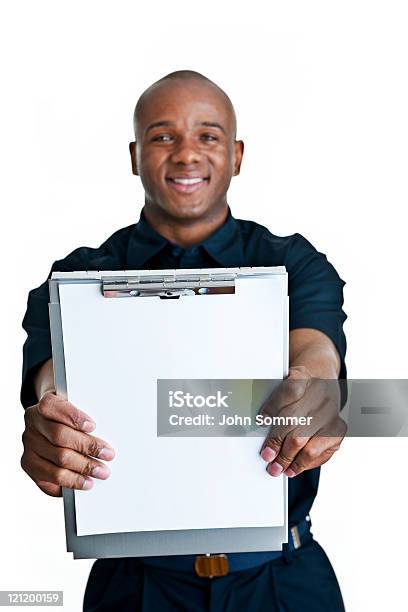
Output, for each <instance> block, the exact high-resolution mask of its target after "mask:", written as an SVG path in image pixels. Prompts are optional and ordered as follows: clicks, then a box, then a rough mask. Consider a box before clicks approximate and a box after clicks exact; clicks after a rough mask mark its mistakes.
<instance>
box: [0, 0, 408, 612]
mask: <svg viewBox="0 0 408 612" xmlns="http://www.w3.org/2000/svg"><path fill="white" fill-rule="evenodd" d="M1 13H2V14H1V15H0V22H1V26H0V28H1V31H0V41H1V42H0V45H1V49H0V53H1V57H2V64H3V66H2V78H1V84H2V97H1V106H2V109H1V113H0V122H1V125H0V128H1V130H0V133H1V145H2V147H1V159H0V163H1V170H2V179H1V190H2V191H4V193H3V194H2V196H1V202H2V212H1V215H2V235H1V242H0V248H1V261H2V264H3V272H2V281H3V282H2V288H1V290H2V306H1V308H2V316H1V338H2V367H1V372H2V374H3V375H4V377H3V381H2V389H3V406H2V415H3V419H2V471H1V473H2V495H1V499H2V502H1V509H0V520H1V531H2V533H1V548H0V563H1V571H0V589H63V590H64V592H65V602H66V604H65V609H67V610H70V611H71V610H72V611H76V610H80V609H81V603H82V594H83V591H84V587H85V583H86V579H87V576H88V573H89V568H90V567H91V564H92V562H91V561H73V560H72V559H71V557H70V555H69V554H67V553H66V552H65V551H64V545H65V542H64V529H63V513H62V503H61V500H57V499H53V498H50V497H47V496H46V495H44V494H43V493H41V492H40V491H39V490H38V489H37V488H36V487H35V485H34V484H33V483H32V481H31V480H30V479H29V478H28V477H27V476H26V475H25V473H23V472H22V470H21V469H20V467H19V461H20V455H21V446H22V445H21V437H20V436H21V431H22V427H23V409H22V408H21V406H20V405H19V389H20V371H21V362H22V354H21V348H22V344H23V341H24V339H25V334H24V332H23V330H22V329H21V327H20V325H21V320H22V317H23V315H24V311H25V305H26V298H27V293H28V290H29V289H30V288H33V287H35V286H37V285H39V284H40V283H41V282H42V281H43V280H44V279H45V278H46V276H47V273H48V271H49V268H50V265H51V263H52V262H53V261H54V260H55V259H59V258H61V257H64V256H65V255H66V254H67V253H68V252H70V251H71V250H72V249H74V248H76V247H77V246H81V245H89V246H98V245H99V244H100V243H101V242H102V241H103V240H105V238H106V237H107V236H109V235H110V234H111V233H112V232H113V231H115V230H116V229H118V228H120V227H123V226H125V225H129V224H131V223H133V222H134V221H135V220H137V219H138V216H139V211H140V208H141V206H142V204H143V192H142V188H141V185H140V183H139V180H138V179H137V178H135V177H133V176H132V175H131V172H130V163H129V159H128V150H127V146H128V142H129V141H130V140H131V139H132V113H133V107H134V104H135V102H136V99H137V97H138V95H139V94H140V93H141V91H142V90H143V89H144V88H145V87H147V86H148V85H149V84H150V83H151V82H153V81H154V80H156V79H157V78H160V77H161V76H163V75H164V74H166V73H168V72H170V71H173V70H176V69H181V68H190V69H195V70H198V71H201V72H203V73H204V74H206V75H208V76H209V77H210V78H212V79H213V80H215V81H216V82H217V83H219V84H220V85H221V86H222V87H223V88H224V89H225V90H226V91H227V92H228V93H229V95H230V97H231V98H232V100H233V102H234V104H235V107H236V111H237V115H238V129H239V137H240V138H242V139H243V140H244V141H245V144H246V150H245V158H244V162H243V166H242V174H241V176H239V177H236V178H234V179H233V182H232V186H231V190H230V193H229V202H230V205H231V208H232V211H233V214H234V215H235V216H236V217H238V218H249V219H254V220H256V221H258V222H260V223H262V224H264V225H266V226H267V227H269V229H270V230H271V231H272V232H274V233H276V234H279V235H287V234H291V233H294V232H300V233H301V234H303V235H304V236H306V237H307V238H308V239H309V240H310V241H311V242H312V243H313V244H314V245H315V246H316V247H317V248H318V249H319V250H320V251H322V252H324V253H326V254H327V255H328V258H329V260H330V261H331V262H332V263H333V264H334V265H335V267H336V268H337V270H338V272H339V274H340V276H341V277H342V278H343V279H344V280H346V281H347V286H346V289H345V309H346V311H347V313H348V315H349V319H348V321H347V323H346V328H345V329H346V333H347V338H348V356H347V364H348V370H349V376H350V377H351V378H357V377H367V378H375V377H379V378H381V377H383V378H387V377H388V378H394V377H396V378H397V377H401V378H407V377H408V366H407V363H406V353H405V344H406V311H407V289H406V263H407V257H406V224H405V207H406V205H407V192H408V188H407V177H406V172H407V161H408V159H407V157H408V154H407V151H408V148H407V142H408V124H407V112H406V109H407V108H408V92H407V79H406V75H407V57H408V55H407V54H408V39H407V36H406V31H407V25H408V23H407V21H408V19H407V17H408V11H407V7H406V3H404V2H403V1H401V2H396V1H392V0H391V1H390V0H388V1H387V2H385V1H383V2H377V1H375V0H374V1H373V0H370V1H368V0H367V1H362V0H353V1H349V0H343V2H332V1H327V0H322V1H315V0H309V1H307V2H305V1H304V0H302V1H300V0H298V1H295V0H292V1H291V2H284V3H283V2H279V3H278V2H271V1H269V2H260V1H259V0H252V1H251V2H250V3H244V2H234V3H232V2H223V3H222V2H220V1H217V2H214V1H213V0H207V2H205V3H202V4H199V5H194V4H192V3H190V2H185V0H180V1H179V2H177V3H169V2H164V1H163V0H161V1H160V2H157V1H156V2H154V3H151V8H149V7H148V6H147V3H144V5H143V6H142V4H141V3H136V2H127V1H124V0H123V1H119V2H115V3H113V2H106V1H104V0H98V1H96V0H88V1H87V2H78V1H77V0H71V1H70V2H63V1H55V0H52V1H51V0H50V1H45V0H36V1H35V2H32V1H29V0H14V1H13V2H11V1H9V2H7V3H6V2H4V3H2V9H1ZM83 408H84V409H86V406H85V407H83ZM4 426H5V427H4ZM407 445H408V442H407V440H406V439H382V440H381V439H376V440H375V439H373V440H371V439H348V440H346V441H345V442H344V444H343V446H342V448H341V450H340V451H339V452H338V453H337V455H336V456H335V457H334V458H333V459H332V460H331V461H330V463H329V464H328V465H327V466H326V467H325V468H324V469H323V470H322V479H321V487H320V490H319V495H318V498H317V500H316V503H315V505H314V507H313V512H312V520H313V522H314V534H315V537H316V538H317V539H318V540H319V542H321V544H322V545H323V546H324V548H325V549H326V551H327V553H328V555H329V557H330V559H331V561H332V563H333V565H334V568H335V570H336V573H337V576H338V578H339V581H340V584H341V587H342V591H343V594H344V599H345V603H346V608H347V610H348V611H349V612H361V611H362V610H370V611H371V612H375V611H383V610H384V609H391V610H393V612H399V611H402V610H406V609H407V602H406V600H405V593H406V584H405V582H406V558H405V550H406V547H407V544H408V538H407V535H406V529H405V522H406V507H407V502H408V495H407V481H406V472H405V467H406V466H405V459H406V454H407Z"/></svg>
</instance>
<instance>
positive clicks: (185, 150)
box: [171, 138, 201, 165]
mask: <svg viewBox="0 0 408 612" xmlns="http://www.w3.org/2000/svg"><path fill="white" fill-rule="evenodd" d="M200 160H201V154H200V152H199V151H198V150H197V147H196V146H195V144H194V142H192V141H191V140H190V139H187V138H183V139H181V140H180V141H179V143H178V145H177V147H176V148H175V149H173V153H172V156H171V161H172V162H173V163H174V164H185V165H188V164H193V163H197V162H199V161H200Z"/></svg>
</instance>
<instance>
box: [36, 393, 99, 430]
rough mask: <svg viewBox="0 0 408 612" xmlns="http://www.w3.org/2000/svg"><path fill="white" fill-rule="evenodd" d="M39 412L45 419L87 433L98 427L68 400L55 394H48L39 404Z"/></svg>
mask: <svg viewBox="0 0 408 612" xmlns="http://www.w3.org/2000/svg"><path fill="white" fill-rule="evenodd" d="M37 410H38V412H39V414H41V416H43V417H44V418H45V419H48V420H52V421H55V422H57V423H63V424H64V425H68V427H72V428H73V429H79V430H81V431H85V432H87V433H89V432H91V431H93V430H94V429H95V427H96V425H95V421H94V420H93V419H92V418H91V417H90V416H88V415H87V414H86V413H85V412H83V411H82V410H79V408H77V407H76V406H74V405H73V404H71V402H69V401H68V400H66V399H65V398H63V397H61V396H60V395H56V394H54V393H46V394H45V395H44V396H43V398H42V399H41V400H40V401H39V402H38V404H37Z"/></svg>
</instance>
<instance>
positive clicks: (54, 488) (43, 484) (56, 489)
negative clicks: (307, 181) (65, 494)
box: [36, 480, 62, 497]
mask: <svg viewBox="0 0 408 612" xmlns="http://www.w3.org/2000/svg"><path fill="white" fill-rule="evenodd" d="M36 484H37V487H39V488H40V489H41V491H43V492H44V493H46V494H47V495H51V497H62V488H61V487H60V486H59V485H56V484H52V482H47V481H46V480H39V481H38V482H37V483H36Z"/></svg>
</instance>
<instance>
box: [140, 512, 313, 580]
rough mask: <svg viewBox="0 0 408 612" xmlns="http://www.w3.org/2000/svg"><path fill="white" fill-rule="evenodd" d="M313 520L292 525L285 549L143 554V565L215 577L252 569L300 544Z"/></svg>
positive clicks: (204, 576) (303, 540)
mask: <svg viewBox="0 0 408 612" xmlns="http://www.w3.org/2000/svg"><path fill="white" fill-rule="evenodd" d="M310 527H311V521H310V517H309V516H307V517H306V518H304V519H303V520H302V521H300V523H298V524H297V525H295V526H294V527H291V528H290V529H289V533H288V542H287V544H284V545H283V550H271V551H261V552H250V553H229V554H228V555H227V554H224V553H217V554H211V555H174V556H173V555H171V556H166V557H144V558H143V559H141V561H142V562H143V565H146V566H148V567H149V566H150V567H156V568H159V569H164V570H173V571H179V572H194V573H195V574H197V576H200V577H202V578H213V577H221V576H226V575H227V574H230V573H232V572H239V571H242V570H247V569H252V568H254V567H258V566H259V565H263V564H264V563H268V562H269V561H272V560H273V559H278V558H280V557H282V556H284V555H285V552H286V551H293V550H296V549H297V548H300V547H301V546H302V544H303V543H304V542H305V540H306V539H307V536H309V537H310Z"/></svg>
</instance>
